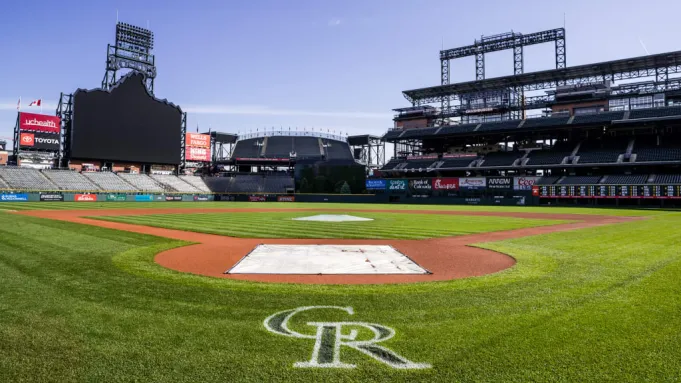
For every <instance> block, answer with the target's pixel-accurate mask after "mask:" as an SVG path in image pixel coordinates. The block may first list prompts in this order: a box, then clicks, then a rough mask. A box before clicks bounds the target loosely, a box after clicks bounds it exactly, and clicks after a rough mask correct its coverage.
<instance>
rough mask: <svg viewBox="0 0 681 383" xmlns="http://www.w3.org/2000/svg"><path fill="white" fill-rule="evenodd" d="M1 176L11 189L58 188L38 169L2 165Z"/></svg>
mask: <svg viewBox="0 0 681 383" xmlns="http://www.w3.org/2000/svg"><path fill="white" fill-rule="evenodd" d="M0 178H2V179H3V180H4V181H5V183H6V184H7V186H9V188H10V189H16V190H58V189H59V188H58V187H57V185H55V184H54V183H52V182H51V181H50V180H49V179H48V178H47V177H45V176H44V175H43V173H41V172H40V171H39V170H38V169H31V168H17V167H11V166H0Z"/></svg>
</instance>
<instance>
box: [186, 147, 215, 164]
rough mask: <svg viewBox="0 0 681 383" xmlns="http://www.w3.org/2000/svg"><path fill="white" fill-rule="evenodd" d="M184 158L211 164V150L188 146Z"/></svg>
mask: <svg viewBox="0 0 681 383" xmlns="http://www.w3.org/2000/svg"><path fill="white" fill-rule="evenodd" d="M184 156H185V160H187V161H202V162H210V149H208V148H195V147H191V146H187V148H186V150H185V152H184Z"/></svg>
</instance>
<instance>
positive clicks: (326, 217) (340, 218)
mask: <svg viewBox="0 0 681 383" xmlns="http://www.w3.org/2000/svg"><path fill="white" fill-rule="evenodd" d="M293 220H294V221H319V222H363V221H373V219H372V218H364V217H355V216H354V215H347V214H319V215H313V216H310V217H299V218H293Z"/></svg>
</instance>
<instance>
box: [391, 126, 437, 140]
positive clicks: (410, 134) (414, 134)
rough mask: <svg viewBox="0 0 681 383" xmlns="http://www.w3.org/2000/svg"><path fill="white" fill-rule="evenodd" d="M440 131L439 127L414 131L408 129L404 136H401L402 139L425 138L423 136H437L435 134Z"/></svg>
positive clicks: (415, 129)
mask: <svg viewBox="0 0 681 383" xmlns="http://www.w3.org/2000/svg"><path fill="white" fill-rule="evenodd" d="M438 129H440V128H439V127H434V128H414V129H407V130H405V131H404V134H402V136H400V138H408V137H423V136H430V135H433V134H435V132H436V131H437V130H438Z"/></svg>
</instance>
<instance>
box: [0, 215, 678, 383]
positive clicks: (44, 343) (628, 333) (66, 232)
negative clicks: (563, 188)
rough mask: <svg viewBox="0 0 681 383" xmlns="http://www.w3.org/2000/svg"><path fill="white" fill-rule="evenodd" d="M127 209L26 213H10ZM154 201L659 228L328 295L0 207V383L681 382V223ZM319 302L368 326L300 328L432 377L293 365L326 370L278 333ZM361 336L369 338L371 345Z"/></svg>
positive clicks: (161, 245)
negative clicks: (323, 330)
mask: <svg viewBox="0 0 681 383" xmlns="http://www.w3.org/2000/svg"><path fill="white" fill-rule="evenodd" d="M125 205H127V204H123V203H120V204H118V203H111V204H70V205H69V204H66V203H64V204H60V203H54V204H50V203H44V204H21V203H10V204H3V205H2V206H0V209H9V210H18V209H24V208H28V209H35V208H39V209H44V208H95V207H106V208H112V207H124V206H125ZM131 205H132V206H135V207H140V206H143V205H144V204H140V203H137V204H131ZM149 205H150V206H153V207H166V208H167V207H198V206H201V207H266V208H271V207H274V206H277V207H279V206H281V207H286V208H290V207H294V206H301V207H303V208H310V209H317V210H320V209H338V210H348V209H350V208H359V209H362V208H367V207H368V208H373V209H377V208H378V209H380V208H386V209H390V210H392V211H395V210H398V209H417V210H420V209H426V208H427V209H436V210H437V209H443V210H445V209H447V210H449V209H457V210H458V209H471V210H483V209H484V210H490V211H493V210H499V211H509V209H510V210H511V211H533V212H536V211H540V212H542V211H543V212H547V213H569V212H572V213H579V214H614V215H634V214H635V215H648V216H649V218H648V219H645V220H639V221H631V222H627V223H623V224H617V225H612V226H603V227H597V228H591V229H581V230H576V231H570V232H562V233H554V234H549V235H542V236H535V237H527V238H521V239H513V240H509V241H503V242H497V243H486V244H481V245H480V246H482V247H485V248H490V249H493V250H496V251H501V252H504V253H507V254H509V255H512V256H513V257H515V258H516V259H517V261H518V263H517V264H516V266H514V267H513V268H511V269H508V270H506V271H503V272H500V273H497V274H493V275H488V276H484V277H477V278H468V279H461V280H453V281H448V282H435V283H423V284H415V285H374V286H314V285H280V284H261V283H253V282H243V281H235V280H228V279H217V278H209V277H201V276H195V275H188V274H182V273H178V272H175V271H172V270H168V269H164V268H162V267H160V266H158V265H156V264H155V263H154V262H153V257H154V255H155V254H156V253H158V252H160V251H163V250H165V249H170V248H173V247H177V246H182V245H184V243H182V242H177V241H172V240H169V239H164V238H158V237H151V236H145V235H140V234H135V233H127V232H119V231H113V230H109V229H103V228H98V227H92V226H84V225H78V224H71V223H64V222H57V221H50V220H45V219H39V218H33V217H27V216H19V215H16V214H11V213H8V212H2V211H0V281H1V283H2V284H1V287H0V381H2V382H19V381H31V382H34V381H54V382H69V381H98V382H99V381H101V382H104V381H106V382H111V381H144V382H147V381H157V382H175V381H179V382H235V381H250V382H265V381H267V382H269V381H273V382H274V381H292V382H322V381H328V382H336V381H338V382H349V381H386V382H387V381H391V382H392V381H403V382H417V381H423V382H434V381H437V382H459V381H461V382H473V381H475V382H489V381H504V382H526V381H541V382H556V381H558V382H574V381H593V382H609V381H611V382H642V381H648V382H673V381H679V380H681V334H680V333H681V315H680V314H681V251H680V250H679V249H681V229H680V227H681V213H673V212H663V211H625V210H585V209H547V208H531V209H529V208H504V209H498V208H494V207H437V206H431V207H422V206H419V207H411V206H406V207H404V206H397V207H396V206H377V205H368V206H358V205H354V206H350V205H327V204H319V205H321V207H320V206H319V205H317V204H310V205H302V204H269V203H268V204H224V203H219V204H218V203H216V204H206V205H204V204H191V203H190V204H183V203H169V204H165V203H154V204H149ZM197 205H198V206H197ZM125 207H127V208H129V207H131V206H125ZM147 207H149V206H147ZM242 214H244V213H242ZM285 214H288V213H281V216H285ZM296 214H297V213H296ZM366 214H368V213H362V214H361V215H366ZM371 214H376V216H378V217H383V216H390V217H392V214H383V213H371ZM206 216H208V217H213V218H215V217H214V216H213V214H212V213H211V214H208V215H206ZM275 216H276V215H275ZM405 217H411V216H406V215H405ZM428 217H429V218H430V219H432V220H433V223H432V224H431V225H430V226H429V227H431V228H432V229H433V230H434V234H427V230H425V228H424V229H423V231H422V234H427V235H433V236H436V235H438V234H437V231H438V225H437V224H435V222H437V221H438V220H439V219H441V218H442V217H437V216H428ZM166 218H167V217H166ZM221 218H226V217H221ZM454 218H460V219H461V218H465V219H466V220H468V218H470V217H454ZM476 218H489V217H476ZM234 219H235V220H236V218H234ZM395 219H399V218H395ZM423 219H427V218H426V216H424V218H423ZM506 220H507V218H500V219H498V220H497V221H498V222H496V223H492V222H487V221H480V222H473V221H467V223H466V225H459V226H457V225H456V224H455V223H452V225H454V226H452V227H453V228H456V230H461V229H460V228H463V229H465V230H464V231H463V232H475V231H476V230H477V231H485V230H489V229H490V228H494V227H497V228H501V227H507V226H505V225H509V224H516V223H511V222H510V221H506ZM379 221H380V220H379ZM504 221H506V222H504ZM166 222H167V220H166ZM225 222H227V221H225ZM376 222H378V221H376ZM405 224H413V223H411V222H408V220H407V222H405ZM517 224H521V225H522V224H523V223H517ZM530 224H531V223H530ZM315 225H317V223H313V224H312V225H311V226H310V230H312V229H313V228H314V227H315ZM484 225H488V226H484ZM223 227H227V225H226V224H225V225H223ZM191 229H192V230H195V229H196V228H191ZM315 230H321V232H323V230H322V229H318V228H316V229H315ZM456 230H454V229H453V231H456ZM377 231H378V230H377ZM311 305H312V306H317V305H333V306H344V307H346V306H351V307H353V309H354V312H355V315H352V316H349V315H347V314H344V313H342V312H340V311H338V310H317V311H314V312H312V311H311V312H307V313H305V314H301V315H300V316H299V317H296V318H295V320H294V321H293V322H292V323H291V328H293V329H296V330H298V331H301V332H303V331H307V332H310V331H313V330H312V327H310V326H308V325H306V323H307V322H310V321H324V322H329V321H334V320H336V321H348V320H355V321H365V322H373V323H378V324H381V325H385V326H389V327H391V328H394V329H395V330H396V336H395V337H394V338H393V339H390V340H388V341H386V342H385V343H384V344H383V345H385V346H386V347H388V348H389V349H391V350H394V351H395V352H397V353H399V354H400V355H402V356H403V357H405V358H408V359H410V360H412V361H415V362H423V363H429V364H431V365H432V368H430V369H425V370H396V369H392V368H390V367H387V366H386V365H384V364H382V363H379V362H377V361H374V360H372V359H370V358H369V357H367V356H365V355H363V354H361V353H359V352H358V351H355V350H352V349H349V348H347V347H345V348H343V349H342V350H341V356H342V361H343V362H345V363H354V364H356V365H357V368H355V369H335V368H328V369H302V368H294V367H293V364H294V363H296V362H300V361H306V360H308V359H310V355H311V353H312V350H313V345H314V340H311V339H297V338H289V337H284V336H278V335H276V334H272V333H270V332H268V331H267V330H266V329H265V328H264V326H263V320H265V318H267V317H268V316H270V315H272V314H274V313H276V312H279V311H282V310H286V309H294V308H297V307H301V306H311ZM359 336H360V337H362V339H366V338H365V337H366V336H367V334H366V333H362V332H360V333H359Z"/></svg>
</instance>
